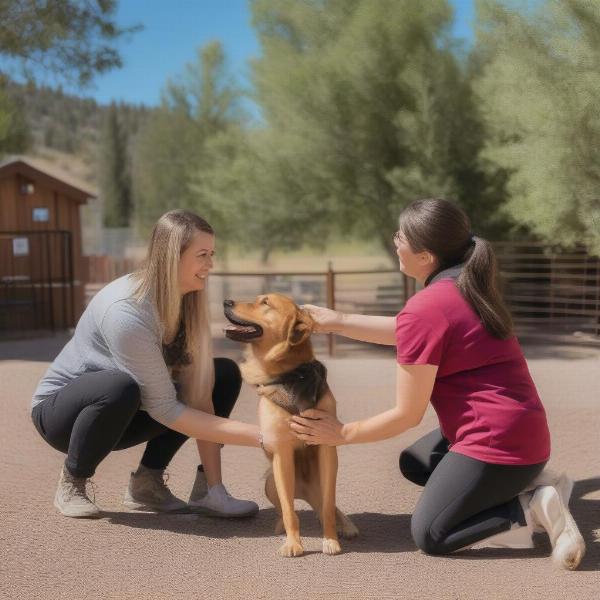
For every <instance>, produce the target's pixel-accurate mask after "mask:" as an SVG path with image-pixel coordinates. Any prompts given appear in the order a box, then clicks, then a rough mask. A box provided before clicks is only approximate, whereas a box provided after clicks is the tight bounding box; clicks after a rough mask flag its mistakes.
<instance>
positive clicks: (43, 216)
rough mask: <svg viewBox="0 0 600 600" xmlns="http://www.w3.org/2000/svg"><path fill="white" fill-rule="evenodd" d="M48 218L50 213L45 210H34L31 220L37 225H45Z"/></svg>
mask: <svg viewBox="0 0 600 600" xmlns="http://www.w3.org/2000/svg"><path fill="white" fill-rule="evenodd" d="M49 218H50V213H49V211H48V209H47V208H34V209H33V220H34V221H37V222H39V223H47V222H48V220H49Z"/></svg>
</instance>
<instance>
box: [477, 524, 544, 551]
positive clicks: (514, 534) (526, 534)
mask: <svg viewBox="0 0 600 600" xmlns="http://www.w3.org/2000/svg"><path fill="white" fill-rule="evenodd" d="M532 533H533V531H532V529H531V527H530V526H528V525H519V524H518V523H513V524H512V526H511V528H510V529H509V530H508V531H503V532H502V533H497V534H496V535H493V536H492V537H489V538H486V539H485V540H481V541H479V542H477V543H476V544H473V546H471V548H473V549H474V550H479V549H481V548H513V549H515V550H517V549H518V550H523V549H528V548H534V545H533V537H532Z"/></svg>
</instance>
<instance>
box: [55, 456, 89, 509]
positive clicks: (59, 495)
mask: <svg viewBox="0 0 600 600" xmlns="http://www.w3.org/2000/svg"><path fill="white" fill-rule="evenodd" d="M88 483H90V484H91V485H92V486H93V484H92V482H91V481H89V480H88V479H87V478H86V477H74V476H73V475H71V473H69V471H68V470H67V467H65V466H64V465H63V468H62V470H61V472H60V478H59V480H58V487H57V489H56V494H55V496H54V506H56V508H58V510H59V511H60V512H61V513H62V514H63V515H65V517H75V518H94V517H98V516H100V509H99V508H98V507H97V506H96V505H95V504H94V503H93V502H92V501H91V500H90V499H89V498H88V496H87V492H86V487H87V484H88Z"/></svg>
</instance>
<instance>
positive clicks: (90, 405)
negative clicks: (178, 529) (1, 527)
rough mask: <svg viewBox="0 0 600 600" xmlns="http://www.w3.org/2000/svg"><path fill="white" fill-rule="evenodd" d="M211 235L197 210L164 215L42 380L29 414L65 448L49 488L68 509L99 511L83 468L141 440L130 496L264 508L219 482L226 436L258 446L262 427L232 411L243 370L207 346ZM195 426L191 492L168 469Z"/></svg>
mask: <svg viewBox="0 0 600 600" xmlns="http://www.w3.org/2000/svg"><path fill="white" fill-rule="evenodd" d="M214 243H215V237H214V233H213V230H212V228H211V227H210V225H209V224H208V223H207V222H206V221H204V219H202V218H200V217H199V216H197V215H195V214H193V213H190V212H187V211H183V210H173V211H170V212H168V213H166V214H165V215H163V216H162V217H161V218H160V219H159V220H158V222H157V223H156V225H155V226H154V230H153V232H152V238H151V241H150V246H149V249H148V256H147V260H146V264H145V266H144V268H143V269H142V270H140V271H139V272H137V273H134V274H132V275H126V276H124V277H121V278H120V279H117V280H115V281H113V282H112V283H110V284H108V285H107V286H106V287H104V288H103V289H102V290H101V291H100V292H98V294H97V295H96V296H95V297H94V298H93V299H92V301H91V302H90V304H89V305H88V307H87V308H86V309H85V311H84V313H83V315H82V316H81V319H80V320H79V323H78V324H77V327H76V329H75V334H74V336H73V338H72V339H71V340H70V341H69V342H68V343H67V344H66V346H65V347H64V348H63V350H62V351H61V353H60V354H59V355H58V357H57V358H56V360H55V361H54V363H53V364H52V365H51V366H50V368H49V369H48V371H47V373H46V375H45V376H44V378H43V379H42V381H41V382H40V384H39V386H38V388H37V390H36V392H35V395H34V397H33V402H32V419H33V422H34V425H35V427H36V428H37V430H38V432H39V433H40V435H41V436H42V437H43V438H44V440H46V442H48V443H49V444H50V445H51V446H52V447H54V448H56V449H57V450H60V451H61V452H65V453H66V455H67V457H66V460H65V463H64V466H63V469H62V473H61V476H60V480H59V483H58V489H57V491H56V496H55V500H54V505H55V506H56V507H57V508H58V510H59V511H60V512H61V513H62V514H64V515H65V516H69V517H93V516H98V515H99V512H100V511H99V509H98V507H97V506H96V505H95V504H94V503H93V502H92V501H91V500H90V499H89V497H88V495H87V493H86V483H87V480H88V479H89V478H90V477H92V475H93V474H94V472H95V470H96V468H97V466H98V464H99V463H100V462H101V461H102V460H103V459H104V458H105V457H106V456H107V455H108V454H109V452H111V451H112V450H121V449H123V448H129V447H130V446H134V445H136V444H140V443H142V442H147V444H146V449H145V452H144V455H143V456H142V459H141V463H140V465H139V467H138V469H137V471H136V472H135V473H132V474H131V477H130V480H129V486H128V489H127V491H126V493H125V504H126V505H127V506H129V507H130V508H138V509H150V510H156V511H178V510H183V509H186V510H187V509H192V510H195V511H198V512H203V513H206V514H211V515H218V516H246V515H250V514H253V513H255V512H256V511H257V510H258V506H257V505H256V504H255V503H254V502H251V501H246V500H237V499H235V498H233V497H232V496H231V495H229V493H228V492H227V490H226V489H225V487H224V486H223V484H222V482H221V456H220V445H219V443H230V444H238V445H246V446H257V447H258V446H260V442H259V437H260V436H259V432H258V428H257V427H256V426H253V425H248V424H245V423H240V422H235V421H231V420H229V419H227V418H226V417H228V416H229V414H230V412H231V410H232V408H233V406H234V404H235V402H236V400H237V397H238V394H239V391H240V387H241V376H240V372H239V369H238V367H237V365H236V364H235V363H234V362H233V361H231V360H228V359H223V358H216V359H214V360H213V357H212V352H211V335H210V327H209V316H208V298H207V292H206V290H205V286H206V279H207V277H208V274H209V271H210V270H211V268H212V257H213V255H214ZM179 400H181V402H180V401H179ZM209 413H213V414H209ZM188 437H193V438H196V439H197V444H198V450H199V453H200V457H201V460H202V465H200V466H199V467H198V472H197V474H196V480H195V483H194V487H193V489H192V493H191V495H190V499H189V504H188V503H186V502H184V501H182V500H180V499H178V498H176V497H175V496H174V495H173V494H172V493H171V492H170V490H169V489H168V488H167V486H166V484H165V480H164V477H163V475H164V470H165V468H166V467H167V465H168V464H169V462H170V461H171V459H172V458H173V456H174V455H175V453H176V452H177V450H179V448H180V447H181V446H182V444H183V443H184V442H185V441H186V440H187V439H188ZM215 442H218V443H215Z"/></svg>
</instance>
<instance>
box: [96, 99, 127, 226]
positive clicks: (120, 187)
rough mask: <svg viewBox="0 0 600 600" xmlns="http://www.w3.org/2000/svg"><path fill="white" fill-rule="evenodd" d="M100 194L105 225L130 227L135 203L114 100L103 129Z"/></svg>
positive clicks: (123, 136) (124, 140)
mask: <svg viewBox="0 0 600 600" xmlns="http://www.w3.org/2000/svg"><path fill="white" fill-rule="evenodd" d="M100 194H101V198H102V201H103V205H104V225H105V226H106V227H127V226H129V221H130V217H131V210H132V202H131V182H130V176H129V166H128V157H127V140H126V137H125V135H124V133H123V131H122V128H121V125H120V122H119V114H118V109H117V106H116V104H115V103H114V102H113V103H112V104H111V105H110V108H109V110H108V113H107V114H106V117H105V121H104V127H103V129H102V138H101V156H100Z"/></svg>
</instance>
